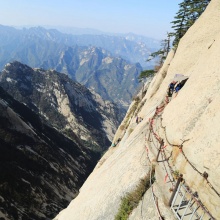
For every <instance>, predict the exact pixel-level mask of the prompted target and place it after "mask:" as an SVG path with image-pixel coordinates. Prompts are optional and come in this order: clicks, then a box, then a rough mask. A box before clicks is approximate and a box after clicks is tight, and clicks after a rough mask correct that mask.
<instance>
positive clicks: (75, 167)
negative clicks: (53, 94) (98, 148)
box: [0, 87, 99, 220]
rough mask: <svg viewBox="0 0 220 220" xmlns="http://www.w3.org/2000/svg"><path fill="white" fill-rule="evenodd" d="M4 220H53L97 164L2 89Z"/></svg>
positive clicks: (0, 191) (0, 190)
mask: <svg viewBox="0 0 220 220" xmlns="http://www.w3.org/2000/svg"><path fill="white" fill-rule="evenodd" d="M0 112H1V115H0V121H1V123H0V152H1V153H0V173H1V175H0V219H5V220H9V219H10V220H13V219H14V220H17V219H24V220H29V219H36V220H38V219H51V218H53V217H54V216H55V214H54V212H55V213H56V212H58V211H59V210H61V209H62V208H64V207H65V206H66V205H67V204H68V203H69V201H70V200H71V199H72V198H74V197H75V196H76V195H77V194H78V190H79V187H80V186H81V185H82V184H83V182H84V181H85V179H86V178H87V176H88V175H89V174H90V172H91V171H92V169H93V167H94V166H95V164H96V160H98V158H99V154H98V153H94V152H93V151H91V150H89V149H88V148H87V147H85V146H84V145H83V144H82V142H81V141H80V140H79V138H77V137H76V136H75V138H74V140H71V139H70V138H68V137H67V136H65V135H63V134H62V133H61V132H59V131H58V130H56V129H55V128H53V127H51V126H50V124H49V123H48V122H47V121H45V120H44V118H43V117H41V116H40V115H39V114H36V113H35V112H34V111H32V110H31V109H30V108H28V107H27V106H26V105H24V104H22V103H20V102H18V101H16V100H15V99H13V98H12V97H11V96H10V95H9V94H8V93H6V92H5V91H4V90H3V89H2V88H1V87H0Z"/></svg>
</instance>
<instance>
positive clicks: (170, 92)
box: [167, 81, 176, 97]
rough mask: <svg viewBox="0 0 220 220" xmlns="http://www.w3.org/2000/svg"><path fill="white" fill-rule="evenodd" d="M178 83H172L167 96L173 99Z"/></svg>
mask: <svg viewBox="0 0 220 220" xmlns="http://www.w3.org/2000/svg"><path fill="white" fill-rule="evenodd" d="M175 84H176V82H174V81H173V82H171V83H170V85H169V87H168V92H167V95H168V97H171V96H172V95H173V91H174V87H175Z"/></svg>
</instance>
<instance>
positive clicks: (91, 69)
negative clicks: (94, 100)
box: [0, 26, 155, 108]
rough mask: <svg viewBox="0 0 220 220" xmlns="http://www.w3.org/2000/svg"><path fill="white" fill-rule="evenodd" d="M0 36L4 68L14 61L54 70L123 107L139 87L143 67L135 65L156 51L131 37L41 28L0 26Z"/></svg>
mask: <svg viewBox="0 0 220 220" xmlns="http://www.w3.org/2000/svg"><path fill="white" fill-rule="evenodd" d="M0 35H1V38H0V55H1V56H0V57H1V59H0V68H1V69H2V68H3V67H4V65H5V64H6V63H7V62H11V61H14V60H17V61H20V62H22V63H24V64H27V65H29V66H31V67H42V68H44V69H49V68H52V69H55V70H57V71H58V72H63V73H66V74H68V75H69V76H70V77H71V78H72V79H74V80H76V81H78V82H80V83H82V84H84V85H86V86H87V87H88V88H90V89H93V90H94V91H96V92H97V93H98V94H100V95H101V96H102V97H103V98H104V99H108V100H112V101H114V102H116V103H119V104H120V105H121V106H122V107H123V108H127V106H128V105H129V103H130V101H131V97H132V94H134V92H135V91H136V89H137V86H138V80H137V77H138V75H139V74H140V72H141V70H142V67H141V65H140V64H138V63H136V62H140V63H141V60H140V59H139V58H140V57H141V59H143V58H144V59H146V58H147V57H148V55H149V53H150V52H151V51H152V50H153V49H152V50H150V49H149V48H150V46H146V44H145V43H143V42H142V43H140V42H141V38H140V39H139V38H138V37H137V36H135V37H134V36H131V35H130V36H127V37H121V36H107V35H78V36H76V35H75V36H74V35H70V34H63V33H61V32H59V31H57V30H55V29H53V30H47V29H44V28H42V27H37V28H30V29H22V30H18V29H15V28H12V27H7V26H0ZM82 45H83V46H82ZM88 45H90V46H88ZM153 47H155V44H154V46H153ZM144 62H145V61H144ZM145 63H146V62H145Z"/></svg>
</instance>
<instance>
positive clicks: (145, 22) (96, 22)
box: [0, 0, 182, 39]
mask: <svg viewBox="0 0 220 220" xmlns="http://www.w3.org/2000/svg"><path fill="white" fill-rule="evenodd" d="M0 2H1V5H0V24H2V25H10V26H19V25H33V26H37V25H53V26H70V27H79V28H94V29H98V30H101V31H105V32H113V33H128V32H132V33H135V34H139V35H145V36H149V37H154V38H158V39H162V38H164V37H165V35H166V32H167V31H170V30H171V24H170V22H171V21H172V20H173V18H174V16H175V14H176V12H177V11H178V3H180V2H182V0H0Z"/></svg>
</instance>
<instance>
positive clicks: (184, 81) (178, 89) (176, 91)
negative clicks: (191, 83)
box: [175, 78, 188, 97]
mask: <svg viewBox="0 0 220 220" xmlns="http://www.w3.org/2000/svg"><path fill="white" fill-rule="evenodd" d="M187 80H188V78H187V79H184V80H182V81H181V82H179V83H178V84H177V85H176V87H175V93H176V96H177V94H178V92H179V91H180V89H182V88H183V86H184V85H185V83H186V81H187ZM176 96H175V97H176Z"/></svg>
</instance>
